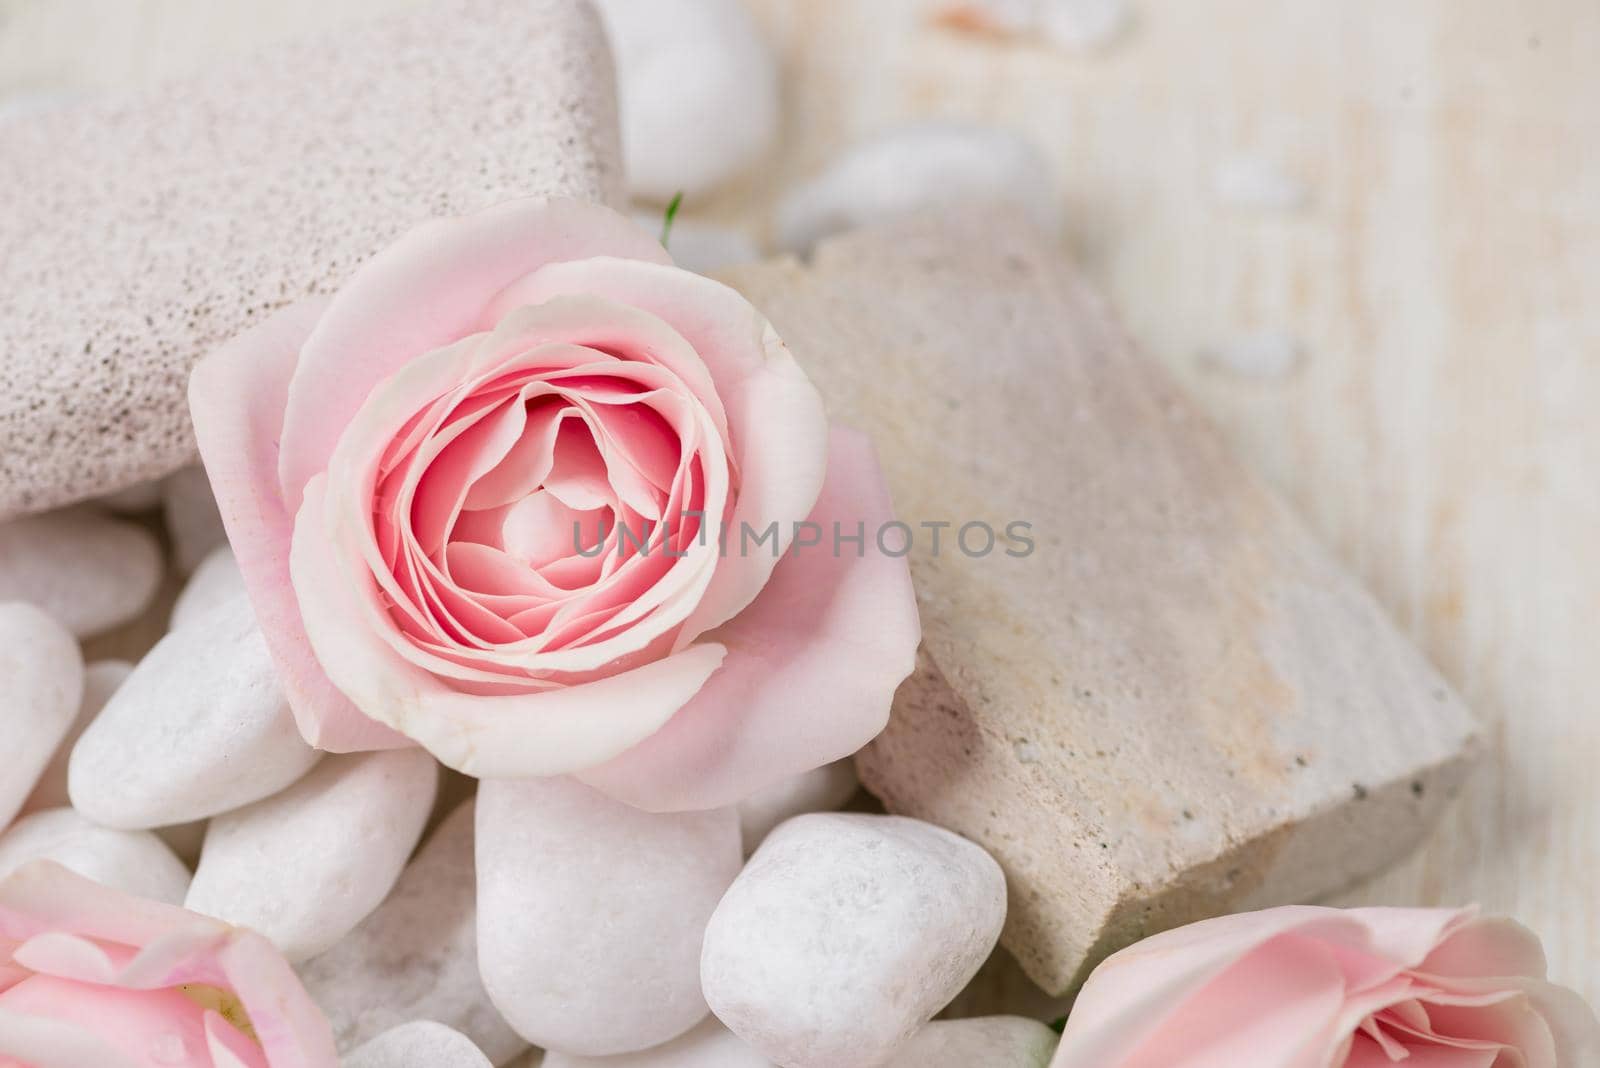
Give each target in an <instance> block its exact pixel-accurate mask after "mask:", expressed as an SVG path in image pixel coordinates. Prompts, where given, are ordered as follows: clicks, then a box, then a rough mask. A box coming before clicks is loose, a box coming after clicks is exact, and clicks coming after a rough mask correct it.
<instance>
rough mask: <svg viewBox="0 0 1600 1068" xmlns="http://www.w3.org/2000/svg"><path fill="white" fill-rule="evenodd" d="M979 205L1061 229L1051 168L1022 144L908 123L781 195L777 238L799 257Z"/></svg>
mask: <svg viewBox="0 0 1600 1068" xmlns="http://www.w3.org/2000/svg"><path fill="white" fill-rule="evenodd" d="M985 201H988V202H995V201H998V202H1002V203H1009V204H1015V205H1017V206H1018V207H1020V208H1021V209H1022V210H1023V211H1025V212H1026V213H1027V214H1028V216H1029V217H1030V218H1031V219H1032V220H1033V222H1034V224H1035V225H1036V226H1038V227H1039V228H1040V229H1042V230H1045V231H1047V232H1048V233H1051V234H1054V233H1056V232H1057V231H1058V230H1059V229H1060V227H1061V207H1060V202H1059V196H1058V193H1057V191H1056V183H1055V176H1054V174H1053V173H1052V170H1051V166H1050V162H1049V160H1047V159H1045V157H1044V155H1043V154H1042V153H1041V152H1040V151H1039V150H1038V149H1037V148H1035V147H1034V146H1033V144H1032V143H1030V142H1029V141H1027V140H1026V139H1025V138H1023V137H1022V136H1020V135H1019V134H1016V133H1013V132H1012V131H1010V130H1005V129H1001V128H999V127H994V126H982V125H978V124H975V123H965V122H953V121H934V122H920V123H913V124H910V125H906V126H900V127H896V128H894V129H891V130H888V131H886V132H884V133H882V134H879V135H878V136H877V137H875V138H873V139H871V140H869V141H865V142H863V143H861V144H859V145H857V146H856V147H855V148H853V149H851V150H849V151H848V152H846V153H845V154H844V155H843V156H841V157H840V158H839V159H838V160H836V161H835V162H834V163H833V164H832V165H831V166H830V167H829V168H828V169H827V170H825V171H824V172H822V174H820V175H818V176H817V177H815V178H813V179H811V180H810V181H808V182H805V183H803V184H801V185H800V186H798V187H796V188H794V189H792V190H790V191H789V192H788V193H787V194H785V195H784V197H783V200H782V201H781V202H780V204H779V206H778V239H779V242H780V244H781V245H782V246H783V247H784V248H785V249H788V250H790V251H793V252H804V251H806V250H807V249H809V248H810V247H811V246H812V245H814V244H815V243H816V242H817V241H819V240H821V239H822V238H824V237H827V236H828V235H829V234H834V233H838V232H839V231H842V230H849V229H853V228H855V227H858V226H863V225H866V224H868V223H876V222H883V221H888V220H891V219H896V218H899V217H902V216H905V215H909V214H912V213H914V212H917V211H920V210H923V209H925V208H934V207H938V208H943V209H945V210H948V211H961V210H963V209H965V208H967V207H970V206H971V205H972V204H973V203H974V202H985Z"/></svg>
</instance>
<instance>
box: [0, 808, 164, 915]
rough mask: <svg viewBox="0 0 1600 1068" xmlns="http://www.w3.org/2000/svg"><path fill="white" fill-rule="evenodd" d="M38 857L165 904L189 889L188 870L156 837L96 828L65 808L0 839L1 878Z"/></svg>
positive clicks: (21, 823) (25, 821)
mask: <svg viewBox="0 0 1600 1068" xmlns="http://www.w3.org/2000/svg"><path fill="white" fill-rule="evenodd" d="M39 859H48V860H53V861H55V862H56V863H57V864H60V865H61V866H62V867H64V868H66V869H68V870H69V871H74V872H77V873H78V874H79V875H81V876H83V877H84V878H85V879H93V880H94V881H95V882H97V883H101V884H102V885H105V886H109V887H112V888H114V889H117V890H121V891H122V892H124V893H128V894H133V895H134V896H136V897H144V898H149V899H150V900H152V901H160V902H163V903H165V904H168V905H180V904H182V903H183V895H184V894H185V892H187V890H188V888H189V869H188V868H186V867H184V865H183V861H181V860H179V859H178V858H177V857H176V856H175V855H173V852H172V850H170V849H168V848H167V845H166V843H165V842H163V841H162V840H161V839H160V838H158V837H156V836H155V835H154V834H151V833H150V832H149V831H121V830H116V829H115V828H111V827H101V826H99V825H98V824H95V823H90V822H89V821H88V820H87V819H84V817H83V815H82V814H81V813H79V812H77V811H76V810H74V809H70V808H47V809H44V810H43V811H41V812H35V813H33V814H32V815H28V816H24V817H22V819H20V820H18V821H17V822H16V823H14V824H12V825H11V827H10V828H9V829H7V831H6V832H5V834H3V835H0V878H4V877H5V876H7V875H9V874H10V873H11V872H13V871H16V870H17V869H18V868H20V867H22V865H24V864H26V863H28V862H29V861H31V860H39Z"/></svg>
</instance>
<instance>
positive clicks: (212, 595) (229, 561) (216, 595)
mask: <svg viewBox="0 0 1600 1068" xmlns="http://www.w3.org/2000/svg"><path fill="white" fill-rule="evenodd" d="M244 592H245V589H244V574H243V573H242V572H241V571H240V570H239V561H237V560H235V559H234V557H233V550H232V549H230V548H229V547H228V546H226V545H219V546H217V547H216V548H215V549H212V550H211V552H209V553H207V554H206V558H205V559H204V560H202V561H200V566H199V567H197V568H195V569H194V574H192V575H190V576H189V581H188V582H186V583H184V586H183V591H182V592H181V593H179V594H178V599H177V600H176V601H175V602H173V605H172V617H171V619H170V620H169V621H168V624H167V626H168V629H175V628H177V627H181V626H183V625H184V624H185V623H192V622H194V621H195V620H196V619H198V618H200V617H201V616H203V615H205V614H206V613H207V612H208V611H210V610H211V609H213V608H215V607H216V606H217V605H219V604H222V603H223V602H224V601H229V600H232V599H233V598H234V597H237V596H239V595H240V594H242V593H244Z"/></svg>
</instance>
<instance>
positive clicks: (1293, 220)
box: [0, 0, 1600, 1001]
mask: <svg viewBox="0 0 1600 1068" xmlns="http://www.w3.org/2000/svg"><path fill="white" fill-rule="evenodd" d="M413 2H415V0H339V2H335V0H249V2H245V0H230V2H229V3H226V4H219V3H216V2H215V0H0V102H3V101H4V99H5V98H6V97H7V96H10V95H13V94H19V93H25V92H30V91H39V90H53V89H59V88H78V87H91V86H105V85H124V84H130V83H135V82H138V81H142V80H147V79H150V78H154V77H159V76H163V75H166V74H169V73H172V72H177V71H182V70H186V69H189V68H192V67H194V66H197V65H200V64H202V63H204V62H207V61H210V60H214V59H216V58H217V57H218V56H220V55H224V54H226V53H227V52H228V51H230V50H234V49H238V48H241V47H245V46H248V45H251V44H255V43H258V42H261V41H264V40H268V39H271V38H274V37H278V36H282V35H284V34H286V33H289V32H293V31H295V30H298V29H301V28H306V27H317V26H324V25H328V24H329V23H331V22H333V21H335V20H338V19H342V18H347V17H356V16H359V15H360V14H362V13H363V12H367V11H376V10H384V9H390V8H394V7H397V6H402V5H404V4H408V3H413ZM749 2H750V3H751V5H752V7H753V8H754V9H755V10H756V12H757V14H758V16H759V17H760V19H761V21H762V23H763V25H764V26H765V27H766V28H767V30H768V31H769V32H770V35H771V37H772V39H773V41H774V42H775V44H776V45H777V47H778V48H779V50H780V51H781V54H782V60H783V63H784V66H785V69H786V72H787V74H788V79H787V86H788V93H789V96H788V102H787V107H788V115H787V122H786V135H785V138H784V143H783V146H782V149H781V151H780V154H779V156H778V158H777V159H775V160H774V161H773V163H772V165H771V166H770V167H769V168H768V169H767V170H766V171H765V172H764V173H763V174H761V175H757V176H755V177H753V178H752V179H750V180H748V181H746V182H744V183H742V184H741V185H740V186H739V187H738V188H735V189H733V190H730V191H729V192H728V193H727V194H726V195H725V196H723V197H722V198H720V199H719V201H718V202H717V203H715V204H712V205H704V206H700V207H701V208H702V209H704V210H706V211H707V212H708V213H709V214H711V215H714V216H718V217H722V218H727V219H735V220H739V221H741V223H743V224H746V225H753V226H755V227H757V228H758V229H759V227H760V225H761V223H760V220H762V219H764V218H766V216H767V214H768V213H769V211H770V197H771V195H772V194H773V193H774V192H775V191H776V190H778V189H780V188H781V187H782V186H783V184H784V183H785V182H787V181H790V180H793V179H794V178H796V177H798V176H802V175H804V174H806V173H808V172H810V171H812V170H814V169H816V168H817V167H819V166H821V165H822V164H823V163H824V162H825V161H827V160H828V159H829V158H830V156H832V155H833V154H834V153H835V152H836V151H837V150H838V149H839V148H840V147H841V146H843V145H845V144H847V143H849V142H851V141H852V140H854V139H855V138H858V137H860V136H863V135H865V134H868V133H870V132H872V131H873V130H875V129H878V128H881V127H884V126H886V125H889V124H892V123H894V122H896V121H899V120H902V119H905V118H910V117H923V116H932V115H943V116H959V117H968V118H976V119H983V120H988V121H993V122H996V123H1002V124H1005V125H1008V126H1011V127H1014V128H1016V129H1018V130H1020V131H1023V132H1024V133H1026V134H1028V135H1029V136H1031V137H1032V138H1033V139H1034V140H1036V141H1037V142H1038V143H1039V144H1040V145H1041V146H1042V147H1043V148H1044V149H1045V150H1046V151H1047V152H1048V154H1049V155H1050V156H1051V158H1052V159H1053V160H1054V162H1055V164H1056V166H1057V167H1058V168H1059V171H1060V176H1061V185H1062V197H1063V200H1064V203H1065V207H1066V210H1067V213H1068V219H1069V222H1068V240H1069V242H1070V244H1071V246H1072V247H1073V249H1074V250H1075V251H1076V252H1077V253H1078V254H1079V255H1080V256H1081V258H1082V259H1083V260H1084V262H1085V263H1086V264H1087V265H1088V267H1089V270H1090V271H1091V273H1092V274H1093V275H1094V277H1096V278H1097V279H1098V280H1099V281H1100V282H1101V283H1102V284H1103V285H1104V286H1105V287H1106V288H1107V289H1108V290H1109V291H1110V292H1111V294H1112V296H1113V298H1114V300H1115V302H1116V304H1117V305H1118V306H1119V307H1120V309H1121V310H1122V312H1123V314H1124V315H1125V317H1126V318H1127V320H1128V322H1129V324H1130V326H1131V328H1132V330H1133V333H1134V334H1135V336H1137V337H1138V338H1139V339H1140V340H1141V341H1142V343H1143V344H1144V345H1145V347H1146V348H1147V350H1148V351H1149V352H1150V353H1152V354H1153V355H1154V356H1156V357H1157V358H1159V359H1160V360H1162V361H1163V362H1164V363H1165V364H1167V365H1168V366H1169V367H1171V368H1172V369H1173V371H1175V372H1176V373H1177V375H1178V376H1179V377H1180V378H1181V379H1182V380H1183V381H1184V382H1185V383H1186V384H1187V385H1188V386H1189V387H1190V388H1191V389H1192V391H1193V392H1194V393H1195V395H1196V396H1198V397H1199V398H1200V400H1201V401H1202V402H1203V403H1204V404H1205V406H1206V407H1207V408H1208V409H1209V410H1210V411H1211V412H1212V413H1213V414H1214V415H1215V416H1216V418H1217V419H1218V420H1219V421H1220V422H1221V423H1222V424H1223V425H1224V426H1225V427H1226V428H1227V430H1228V432H1229V433H1230V435H1231V436H1232V438H1233V440H1234V442H1235V443H1236V444H1237V447H1238V449H1239V451H1240V453H1241V454H1242V455H1243V456H1244V457H1245V459H1246V460H1247V461H1248V462H1249V463H1251V464H1253V465H1254V466H1256V467H1257V468H1259V469H1260V470H1261V471H1263V472H1264V473H1265V474H1266V475H1267V476H1268V477H1269V478H1270V479H1271V480H1272V481H1273V482H1275V483H1276V484H1277V485H1278V486H1279V487H1281V488H1282V490H1283V491H1284V492H1285V493H1286V494H1287V495H1288V496H1289V497H1290V498H1291V499H1292V500H1293V501H1294V502H1295V503H1296V504H1297V505H1298V506H1299V507H1300V509H1301V510H1302V511H1303V512H1304V513H1305V514H1306V515H1307V516H1308V517H1309V518H1310V520H1311V521H1312V523H1313V524H1314V525H1315V526H1316V528H1317V529H1318V530H1320V531H1321V532H1322V534H1323V536H1324V537H1325V538H1326V539H1327V540H1328V542H1329V543H1330V544H1331V545H1332V546H1333V547H1334V548H1335V549H1336V551H1337V552H1338V553H1339V554H1340V555H1341V556H1342V557H1343V558H1344V559H1345V560H1346V561H1347V562H1348V563H1349V564H1350V565H1351V566H1352V567H1354V568H1355V569H1356V570H1357V571H1358V572H1360V574H1362V575H1363V576H1365V578H1366V579H1367V580H1368V581H1369V582H1370V583H1371V584H1372V586H1373V587H1374V588H1375V589H1376V590H1377V592H1378V593H1379V595H1380V596H1381V598H1382V599H1383V600H1384V602H1385V603H1386V604H1387V605H1388V606H1389V607H1390V609H1391V610H1392V611H1393V613H1394V614H1395V615H1396V617H1397V618H1398V619H1400V621H1401V622H1402V623H1403V624H1404V625H1405V626H1406V627H1407V628H1408V629H1409V630H1410V631H1411V633H1412V634H1414V635H1415V637H1416V638H1417V640H1418V641H1419V642H1420V643H1421V644H1422V645H1423V646H1424V647H1425V648H1426V649H1427V650H1428V651H1429V653H1431V654H1432V656H1433V657H1434V658H1435V659H1436V661H1437V662H1438V663H1439V665H1440V666H1441V667H1442V669H1443V670H1444V672H1445V674H1446V675H1448V676H1449V677H1450V678H1451V679H1452V681H1453V682H1454V683H1455V684H1456V685H1457V686H1458V687H1459V689H1460V690H1461V692H1462V693H1463V694H1464V695H1465V696H1466V697H1467V699H1468V701H1469V702H1470V703H1471V704H1472V705H1473V707H1474V708H1475V709H1476V710H1477V711H1478V713H1479V714H1480V715H1481V716H1482V718H1483V719H1484V720H1485V722H1486V724H1487V734H1488V736H1489V738H1490V739H1491V743H1492V748H1493V757H1492V760H1491V761H1490V763H1489V765H1488V766H1487V767H1486V768H1485V769H1484V772H1483V774H1482V776H1481V777H1480V779H1479V780H1478V781H1477V783H1476V785H1475V787H1474V788H1473V789H1472V790H1471V791H1470V793H1469V794H1468V796H1467V797H1466V798H1465V799H1464V800H1463V802H1462V803H1461V804H1460V805H1459V806H1458V808H1457V810H1456V811H1455V812H1454V813H1453V814H1452V815H1451V816H1450V817H1449V818H1448V819H1447V821H1446V823H1445V824H1444V826H1443V827H1442V828H1441V830H1440V832H1439V833H1438V834H1437V836H1436V837H1435V838H1434V840H1433V841H1432V843H1431V844H1430V845H1429V846H1428V847H1427V848H1426V849H1425V850H1424V851H1423V852H1422V853H1421V854H1420V855H1419V856H1418V857H1416V858H1415V859H1414V860H1413V861H1412V862H1410V863H1407V864H1406V865H1404V866H1403V867H1402V868H1400V869H1399V870H1397V871H1395V872H1392V873H1391V874H1389V875H1387V876H1384V877H1383V878H1381V879H1379V880H1377V881H1376V882H1374V883H1372V884H1371V885H1369V886H1366V887H1364V888H1362V889H1361V890H1359V891H1357V892H1355V893H1352V894H1350V895H1348V896H1347V899H1346V900H1347V901H1348V902H1351V903H1355V902H1360V903H1380V902H1381V903H1392V904H1412V903H1458V902H1466V901H1478V902H1481V903H1482V904H1483V905H1485V906H1486V907H1487V908H1489V909H1491V910H1495V911H1502V912H1508V913H1511V914H1514V915H1516V916H1518V917H1519V918H1521V919H1522V920H1523V921H1524V922H1526V923H1528V924H1530V925H1531V926H1533V927H1534V928H1535V929H1537V930H1538V931H1539V932H1540V933H1541V934H1542V935H1543V936H1544V937H1545V939H1546V944H1547V946H1548V948H1549V951H1550V957H1551V968H1552V973H1553V974H1554V976H1555V977H1556V978H1558V979H1560V980H1562V981H1565V982H1567V983H1570V984H1572V985H1573V986H1575V987H1577V988H1578V989H1579V990H1580V991H1581V992H1583V993H1584V994H1586V995H1587V996H1588V997H1589V998H1590V999H1591V1000H1593V1001H1600V913H1597V909H1596V904H1595V903H1596V894H1595V892H1594V889H1593V887H1592V885H1591V884H1592V882H1593V881H1594V880H1595V879H1596V878H1597V877H1600V4H1596V3H1595V2H1594V0H1518V2H1516V3H1510V2H1506V0H1278V2H1276V3H1263V2H1261V0H1143V2H1139V0H1133V2H1134V6H1135V9H1136V22H1135V26H1134V28H1133V30H1132V31H1131V32H1130V33H1129V34H1128V35H1127V36H1126V38H1125V39H1124V40H1122V41H1120V42H1119V43H1118V44H1117V45H1115V46H1114V47H1113V48H1111V49H1109V50H1108V51H1106V52H1104V53H1103V54H1101V55H1097V56H1092V57H1081V56H1071V55H1067V54H1063V53H1060V52H1057V51H1053V50H1051V49H1049V48H1047V47H1042V46H1039V45H1031V44H1017V43H1006V42H999V41H995V40H990V39H983V38H973V37H970V36H965V35H962V34H959V33H955V32H952V31H949V30H945V29H940V28H936V27H933V26H931V25H930V24H929V21H928V19H927V17H926V16H927V13H928V11H929V9H930V8H931V7H932V6H934V3H933V0H749ZM1241 153H1245V154H1251V155H1255V156H1258V157H1260V158H1263V159H1268V160H1273V161H1278V162H1280V163H1281V165H1282V166H1283V167H1284V168H1285V169H1286V170H1287V171H1288V172H1289V173H1291V174H1293V175H1295V176H1297V177H1298V178H1299V179H1300V180H1302V181H1303V182H1305V183H1306V186H1307V188H1308V190H1309V193H1310V199H1309V204H1308V206H1307V207H1306V208H1305V209H1304V210H1302V211H1300V212H1297V213H1272V212H1263V211H1251V210H1244V209H1240V208H1238V207H1231V208H1230V207H1228V206H1226V205H1223V204H1219V203H1218V201H1217V200H1216V198H1215V197H1214V195H1213V193H1212V188H1211V187H1212V178H1213V174H1214V173H1215V170H1216V168H1217V167H1218V166H1219V165H1220V164H1221V163H1223V162H1224V161H1226V160H1228V159H1230V158H1232V157H1234V156H1236V155H1238V154H1241ZM694 207H695V206H693V205H691V209H693V208H694ZM90 269H92V268H90ZM1261 330H1266V331H1273V332H1286V333H1287V334H1289V335H1292V336H1294V337H1296V338H1298V339H1300V341H1301V343H1302V344H1303V347H1304V354H1303V358H1302V360H1301V363H1300V364H1299V366H1298V368H1297V369H1296V370H1295V371H1294V372H1293V373H1292V374H1290V375H1288V376H1286V377H1282V378H1261V377H1249V376H1238V375H1229V374H1227V373H1224V372H1220V371H1218V370H1216V369H1215V368H1213V367H1210V366H1208V364H1207V363H1206V361H1205V360H1203V359H1202V353H1203V352H1205V351H1206V350H1208V349H1210V348H1213V347H1215V346H1217V345H1219V344H1224V343H1226V342H1227V341H1228V340H1229V339H1230V338H1235V337H1238V336H1241V335H1244V334H1248V333H1250V332H1253V331H1261Z"/></svg>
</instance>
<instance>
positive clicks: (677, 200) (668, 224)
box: [661, 190, 683, 248]
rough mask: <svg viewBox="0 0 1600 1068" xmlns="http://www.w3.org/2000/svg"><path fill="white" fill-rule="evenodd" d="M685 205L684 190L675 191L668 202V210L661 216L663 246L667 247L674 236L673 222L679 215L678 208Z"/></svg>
mask: <svg viewBox="0 0 1600 1068" xmlns="http://www.w3.org/2000/svg"><path fill="white" fill-rule="evenodd" d="M682 206H683V191H682V190H679V191H678V192H676V193H674V194H673V196H672V199H671V200H670V201H668V202H667V212H666V214H665V215H663V216H662V217H661V247H662V248H666V247H667V242H668V241H669V240H670V239H671V238H672V222H673V220H674V219H676V218H677V217H678V209H679V208H680V207H682Z"/></svg>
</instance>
